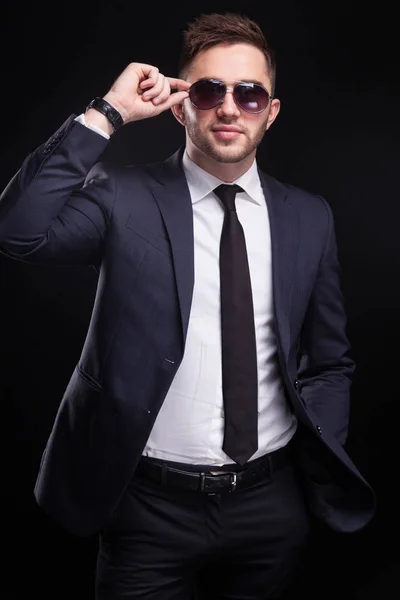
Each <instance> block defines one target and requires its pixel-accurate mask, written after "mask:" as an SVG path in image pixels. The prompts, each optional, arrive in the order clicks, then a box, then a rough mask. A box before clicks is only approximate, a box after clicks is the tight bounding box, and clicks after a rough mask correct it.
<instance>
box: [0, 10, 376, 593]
mask: <svg viewBox="0 0 400 600" xmlns="http://www.w3.org/2000/svg"><path fill="white" fill-rule="evenodd" d="M274 81H275V62H274V58H273V55H272V52H271V50H270V49H269V47H268V44H267V42H266V40H265V38H264V36H263V33H262V31H261V30H260V28H259V27H258V25H257V24H256V23H254V22H253V21H251V20H250V19H248V18H246V17H244V16H240V15H235V14H224V15H218V14H209V15H203V16H200V17H199V18H198V19H196V20H194V21H193V22H192V23H190V24H189V25H188V27H187V30H186V32H185V39H184V47H183V50H182V56H181V67H180V78H171V77H167V76H165V75H163V74H161V73H160V72H159V71H158V69H157V68H156V67H155V66H152V65H147V64H139V63H132V64H130V65H128V67H127V68H126V69H125V70H124V71H123V73H122V74H121V75H120V76H119V77H118V78H117V80H116V81H115V83H114V84H113V85H112V87H111V89H110V91H109V92H108V93H107V94H106V95H105V96H104V98H98V99H95V100H94V101H93V102H92V103H90V104H89V107H88V108H87V110H86V111H85V112H84V113H83V114H81V115H79V116H76V115H72V116H71V117H70V118H69V119H68V120H67V121H66V122H65V123H64V124H63V125H62V126H61V127H60V129H59V130H58V131H57V132H56V133H55V134H54V135H53V136H52V137H51V138H50V140H48V141H47V142H46V143H44V144H43V145H42V146H40V147H39V148H38V149H37V150H36V151H35V152H33V153H32V154H31V155H30V156H28V157H27V158H26V160H25V161H24V163H23V165H22V166H21V169H20V170H19V172H18V173H17V174H16V176H15V177H14V178H13V180H12V181H11V182H10V184H9V186H7V189H6V190H5V191H4V193H3V195H2V199H1V205H0V243H1V250H2V252H4V253H5V254H6V255H8V256H10V257H12V258H15V259H17V260H22V261H29V262H32V263H33V262H35V263H51V264H58V263H61V264H72V265H74V264H76V265H82V264H88V265H89V264H90V265H94V266H95V267H96V268H97V269H98V272H99V280H98V289H97V294H96V299H95V304H94V309H93V315H92V319H91V322H90V326H89V330H88V335H87V338H86V342H85V344H84V348H83V350H82V354H81V357H80V360H79V364H78V365H77V366H76V369H75V371H74V373H73V374H72V377H71V380H70V383H69V385H68V387H67V389H66V391H65V395H64V397H63V399H62V401H61V405H60V408H59V412H58V415H57V418H56V420H55V423H54V428H53V430H52V433H51V435H50V438H49V440H48V444H47V447H46V450H45V452H44V456H43V460H42V464H41V468H40V472H39V475H38V479H37V484H36V488H35V495H36V498H37V501H38V503H39V505H40V506H41V507H42V508H43V509H44V510H45V511H46V512H47V513H48V514H49V515H51V516H52V518H54V519H55V520H57V522H59V523H60V524H61V525H62V526H63V527H65V528H66V529H67V530H69V531H71V532H73V533H74V534H77V535H89V534H93V533H95V532H99V534H100V545H99V557H98V565H97V577H96V598H97V600H116V599H118V598H124V599H126V598H131V599H150V598H151V599H152V600H155V599H157V600H158V599H159V600H168V599H171V600H172V599H174V600H177V599H182V600H184V599H188V598H190V595H191V590H192V585H193V581H194V580H195V577H196V574H197V573H198V572H199V571H200V570H201V569H203V568H207V567H210V565H211V566H212V567H213V569H214V567H215V573H218V577H216V578H213V581H212V582H211V587H210V590H208V591H207V593H206V598H207V599H209V598H211V597H218V598H221V599H233V598H235V599H237V600H238V599H243V600H244V599H245V598H246V599H254V600H256V599H259V600H261V599H265V598H278V597H280V595H281V594H282V593H283V591H284V590H285V587H286V585H287V584H288V582H290V576H291V575H292V574H293V573H294V571H295V569H296V566H297V564H298V559H299V556H300V553H301V551H302V550H303V548H304V546H305V544H306V543H307V539H308V533H309V529H310V517H311V518H313V519H314V518H316V519H319V520H321V521H322V522H324V523H325V524H326V525H327V526H329V527H331V528H333V529H334V530H336V531H343V532H352V531H357V530H359V529H361V528H362V527H363V526H365V524H366V523H368V522H369V520H370V519H371V517H372V515H373V513H374V494H373V491H372V490H371V488H370V486H369V485H368V483H367V482H366V481H365V480H364V479H363V477H362V475H361V474H360V473H359V471H358V470H357V468H356V466H355V465H354V464H353V463H352V461H351V460H350V458H349V456H348V455H347V454H346V452H345V450H344V449H343V444H344V442H345V440H346V434H347V426H348V415H349V389H350V384H351V379H352V374H353V368H354V365H353V362H352V359H351V358H350V356H349V342H348V339H347V337H346V331H345V329H346V318H345V313H344V309H343V300H342V295H341V291H340V281H339V266H338V260H337V254H336V246H335V233H334V224H333V218H332V212H331V210H330V208H329V206H328V204H327V203H326V201H325V200H324V199H323V198H321V197H317V196H315V195H312V194H310V193H307V192H305V191H303V190H300V189H297V188H295V187H292V186H288V185H285V184H282V183H280V182H278V181H276V180H275V179H274V178H272V177H271V176H269V175H267V174H266V173H264V172H263V171H261V169H260V168H259V166H258V164H257V162H256V151H257V147H258V146H259V144H260V143H261V141H262V140H263V138H264V135H265V133H266V131H267V130H268V129H269V128H270V127H271V125H272V124H273V122H274V121H275V119H276V117H277V116H278V113H279V108H280V102H279V100H278V99H277V98H275V97H274ZM173 90H176V91H173ZM168 109H172V112H173V114H174V116H175V118H176V119H177V120H178V121H179V123H180V124H181V125H183V126H184V127H185V130H186V143H185V146H184V147H183V148H179V149H178V150H177V152H176V154H174V155H173V156H172V157H170V158H168V159H167V160H166V161H165V162H160V163H156V164H150V165H148V166H146V167H140V168H139V167H135V166H133V167H131V168H123V167H121V168H116V167H113V168H112V169H111V168H110V167H109V166H107V165H105V164H101V163H100V162H99V160H98V159H99V157H100V155H101V154H102V152H103V150H104V149H105V147H106V145H107V143H108V139H109V137H110V136H111V135H112V134H113V132H114V131H115V130H116V129H117V128H118V127H120V126H123V124H126V123H130V122H134V121H138V120H140V119H146V118H150V117H155V116H157V115H158V114H160V113H161V112H163V111H165V110H168ZM132 131H133V135H134V129H133V130H132ZM138 143H139V142H138ZM227 565H229V566H230V569H229V570H227V569H224V566H227ZM210 581H211V579H210Z"/></svg>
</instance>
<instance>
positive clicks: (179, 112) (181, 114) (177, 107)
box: [171, 102, 185, 126]
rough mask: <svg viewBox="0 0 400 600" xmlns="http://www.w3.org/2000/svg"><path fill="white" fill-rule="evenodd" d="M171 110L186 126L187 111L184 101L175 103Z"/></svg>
mask: <svg viewBox="0 0 400 600" xmlns="http://www.w3.org/2000/svg"><path fill="white" fill-rule="evenodd" d="M171 110H172V113H173V115H174V117H175V119H176V120H177V121H178V122H179V123H180V124H181V125H183V126H185V111H184V108H183V102H181V103H180V104H174V106H172V107H171Z"/></svg>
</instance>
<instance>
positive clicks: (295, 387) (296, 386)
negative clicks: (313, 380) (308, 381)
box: [293, 379, 299, 390]
mask: <svg viewBox="0 0 400 600" xmlns="http://www.w3.org/2000/svg"><path fill="white" fill-rule="evenodd" d="M293 386H294V389H295V390H298V389H299V382H298V380H297V379H295V380H294V382H293Z"/></svg>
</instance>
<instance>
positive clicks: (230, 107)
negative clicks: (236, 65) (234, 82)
mask: <svg viewBox="0 0 400 600" xmlns="http://www.w3.org/2000/svg"><path fill="white" fill-rule="evenodd" d="M217 113H218V114H219V115H221V116H222V115H224V116H230V117H233V116H239V115H240V110H239V108H238V106H237V104H236V102H235V100H234V98H233V90H232V89H229V88H228V89H227V90H226V94H225V97H224V100H223V102H221V104H219V105H218V110H217Z"/></svg>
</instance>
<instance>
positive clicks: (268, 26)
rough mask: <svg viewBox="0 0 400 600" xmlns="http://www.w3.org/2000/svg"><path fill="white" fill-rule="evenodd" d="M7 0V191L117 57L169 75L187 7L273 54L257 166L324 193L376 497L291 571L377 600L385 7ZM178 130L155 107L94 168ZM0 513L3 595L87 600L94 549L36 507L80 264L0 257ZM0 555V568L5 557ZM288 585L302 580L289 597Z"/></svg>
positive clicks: (398, 155) (393, 271)
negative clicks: (260, 31)
mask: <svg viewBox="0 0 400 600" xmlns="http://www.w3.org/2000/svg"><path fill="white" fill-rule="evenodd" d="M136 4H137V3H135V2H134V1H133V0H130V1H125V0H113V2H112V3H111V2H97V5H95V3H93V2H92V3H83V2H78V1H77V0H70V1H69V2H67V3H62V4H53V5H51V4H49V5H48V6H47V3H46V5H45V4H44V3H41V2H39V3H32V4H27V5H26V6H25V7H22V6H21V4H20V3H16V2H15V3H13V4H12V5H11V3H10V6H7V5H6V7H5V8H4V9H3V15H2V20H1V21H2V25H1V27H2V35H1V36H0V37H1V39H0V42H1V46H2V48H1V50H2V51H1V71H2V73H1V80H2V91H1V94H0V98H1V100H0V101H1V104H2V110H1V113H0V114H1V115H2V127H1V147H2V152H1V165H2V167H1V172H0V187H1V188H3V187H4V186H5V185H6V184H7V182H8V180H9V179H10V178H11V176H12V175H13V174H14V173H15V171H16V170H17V169H18V167H19V165H20V163H21V161H22V160H23V158H24V157H25V155H26V154H28V152H30V151H31V150H33V149H34V148H35V147H36V146H37V145H38V144H39V143H41V142H42V141H44V140H46V139H47V138H48V137H50V135H51V134H52V133H53V131H55V130H56V129H57V128H58V127H59V126H60V125H61V123H62V122H63V121H64V120H65V119H66V118H67V117H68V116H69V114H70V113H75V114H79V113H80V112H82V111H83V110H84V108H85V106H86V105H87V104H88V102H89V101H90V100H91V99H92V98H93V97H94V96H96V95H102V94H104V93H105V92H106V91H107V89H108V87H109V86H110V85H111V83H112V81H113V80H114V78H115V77H116V76H117V75H118V74H119V73H120V71H122V69H123V68H124V67H125V66H126V65H127V63H128V62H130V61H139V62H147V63H152V64H155V65H157V66H158V67H159V68H160V70H161V71H162V72H164V73H166V74H168V75H171V76H173V75H176V62H177V55H178V50H179V44H180V41H181V31H182V28H183V26H184V24H185V22H186V20H187V19H189V18H192V17H193V16H195V15H196V14H198V13H199V12H210V11H213V10H217V11H221V10H226V9H234V10H239V11H241V12H244V13H246V14H248V15H249V16H251V17H254V18H255V19H257V20H258V21H259V23H260V24H261V25H262V27H263V28H264V30H265V32H266V34H267V35H268V37H269V39H270V41H271V43H272V45H273V47H274V48H275V49H276V52H277V60H278V72H277V95H278V96H279V97H280V99H281V101H282V109H281V113H280V115H279V117H278V121H277V122H276V123H275V124H274V126H273V127H272V130H271V131H270V132H269V133H268V134H267V136H266V138H265V140H264V141H263V143H262V146H261V147H260V149H259V154H258V160H259V163H260V165H261V166H262V168H264V169H265V170H267V171H269V172H270V173H271V174H272V175H274V176H275V177H277V178H279V179H281V180H283V181H287V182H290V183H293V184H295V185H299V186H302V187H304V188H306V189H308V190H310V191H312V192H317V193H319V194H322V195H323V196H324V197H325V198H326V199H327V200H328V201H329V202H330V205H331V207H332V209H333V212H334V215H335V218H336V231H337V238H338V246H339V254H340V259H341V262H342V270H343V279H342V281H343V291H344V294H345V300H346V305H347V311H348V316H349V336H350V339H351V342H352V345H353V349H354V356H355V359H356V362H357V367H358V368H357V371H356V378H355V382H354V387H353V404H352V416H351V427H350V446H349V447H350V450H351V452H352V454H353V458H354V459H355V460H356V462H357V463H358V465H359V467H360V468H361V469H362V471H363V472H364V474H365V475H366V476H367V477H368V479H369V480H370V482H371V483H372V484H373V485H374V486H375V488H376V490H377V493H378V499H379V504H378V513H377V516H376V518H375V519H374V521H373V522H372V523H371V525H370V526H368V527H367V528H366V529H365V530H364V531H362V532H360V533H359V534H356V535H352V536H345V537H344V538H343V537H338V536H336V535H334V534H333V533H332V534H328V533H324V535H322V536H321V537H317V539H316V541H315V542H314V546H313V547H312V553H311V554H312V555H311V557H310V561H309V566H308V567H307V568H306V569H305V571H304V573H303V575H304V577H303V584H302V585H303V586H304V587H303V588H302V589H303V591H304V593H305V594H306V595H311V593H315V592H316V593H317V595H318V596H319V597H320V598H321V597H322V598H328V597H334V596H335V595H337V594H338V593H340V594H341V595H342V596H343V597H349V598H350V597H352V598H367V597H368V598H369V597H371V598H378V597H379V598H381V597H384V598H386V597H391V594H390V593H388V592H385V591H384V586H388V585H389V584H392V582H393V581H394V574H395V571H396V569H397V565H398V563H399V558H400V553H399V550H398V538H399V533H400V527H399V515H398V508H397V507H398V503H399V492H398V490H397V481H396V480H397V475H398V462H399V456H398V451H397V433H398V423H399V416H400V410H399V372H398V368H399V361H398V358H399V350H398V338H399V331H400V317H399V310H398V308H399V305H400V291H399V285H398V273H399V267H400V233H399V218H400V209H399V200H400V198H399V187H398V178H399V165H400V151H399V139H400V136H399V118H398V108H399V100H400V94H399V91H400V89H399V78H398V64H399V53H398V50H397V45H398V41H397V39H396V36H397V35H398V30H397V25H396V16H395V12H394V9H392V8H391V7H390V3H387V4H386V3H385V2H378V3H374V4H371V6H370V7H368V6H367V3H362V2H353V3H352V2H342V1H341V0H337V1H336V2H334V3H324V2H295V1H294V0H292V1H290V2H289V1H287V2H285V1H281V2H277V1H275V2H269V1H267V0H266V1H259V2H255V1H253V2H252V1H250V0H248V1H247V2H233V1H231V2H218V1H215V2H205V1H204V2H202V1H196V2H192V3H191V4H190V2H185V3H184V2H181V3H180V2H171V3H163V4H162V5H161V6H160V7H156V5H155V4H154V3H153V2H147V3H143V6H141V7H140V8H137V7H136V6H135V5H136ZM183 134H184V132H183V129H182V128H181V127H180V126H179V125H178V123H177V122H176V121H175V120H174V118H173V117H172V115H171V114H170V113H169V112H168V113H164V114H162V115H160V116H159V117H157V118H156V119H152V120H150V121H146V122H140V123H136V124H131V125H128V126H127V127H126V128H123V129H122V130H120V131H119V132H118V133H117V134H116V135H115V136H114V137H113V138H112V141H111V142H110V144H109V146H108V149H107V150H106V153H105V154H106V158H109V159H110V160H123V161H124V162H146V161H147V160H153V159H159V158H163V157H166V156H168V155H169V154H170V153H172V152H173V151H174V150H175V149H176V147H177V145H178V144H181V143H182V142H183V140H184V137H183ZM0 269H1V272H0V275H1V277H0V286H1V293H0V303H1V308H0V340H1V360H0V376H1V379H0V386H1V387H0V390H1V415H2V418H1V430H0V431H1V436H0V437H1V449H2V454H1V457H2V465H1V467H2V477H1V490H2V499H3V500H4V510H3V512H2V514H1V522H2V537H1V538H0V539H1V541H2V543H1V545H2V547H3V549H5V551H6V552H5V555H4V557H3V558H2V559H1V561H2V563H1V564H2V566H3V569H2V570H3V576H2V579H3V581H2V584H1V585H2V590H3V592H4V595H2V597H4V599H5V600H11V599H14V598H15V599H21V600H22V599H25V598H28V597H31V595H32V596H33V595H38V596H39V597H41V598H42V599H43V600H47V599H49V600H50V598H51V599H52V600H53V599H54V598H57V599H58V600H64V599H65V600H66V599H67V598H68V599H70V598H72V597H74V598H78V599H79V600H80V599H82V600H92V598H93V596H92V578H93V571H94V564H95V556H96V548H97V546H96V539H91V538H90V539H76V538H73V537H71V536H69V535H68V534H66V533H65V532H63V531H60V530H59V529H58V528H57V527H55V526H54V525H53V524H51V523H49V522H48V520H47V519H46V517H45V516H44V515H43V514H42V513H41V512H40V511H39V509H38V508H37V506H36V504H35V502H34V499H33V495H32V490H33V486H34V481H35V477H36V473H37V470H38V467H39V463H40V457H41V453H42V451H43V449H44V445H45V443H46V439H47V436H48V434H49V432H50V428H51V426H52V422H53V419H54V417H55V414H56V410H57V407H58V405H59V402H60V399H61V396H62V393H63V391H64V388H65V386H66V384H67V382H68V379H69V376H70V374H71V372H72V370H73V368H74V365H75V363H76V362H77V360H78V357H79V353H80V349H81V346H82V343H83V340H84V337H85V334H86V327H87V325H88V321H89V317H90V311H91V308H92V302H93V298H94V293H95V286H96V276H95V273H94V272H93V271H92V270H91V269H79V268H74V269H71V268H65V267H64V268H56V267H51V268H47V267H46V268H44V267H33V266H27V265H24V264H19V263H16V262H13V261H10V260H9V259H7V258H5V257H0ZM4 561H7V562H4ZM298 589H300V587H299V588H298Z"/></svg>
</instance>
